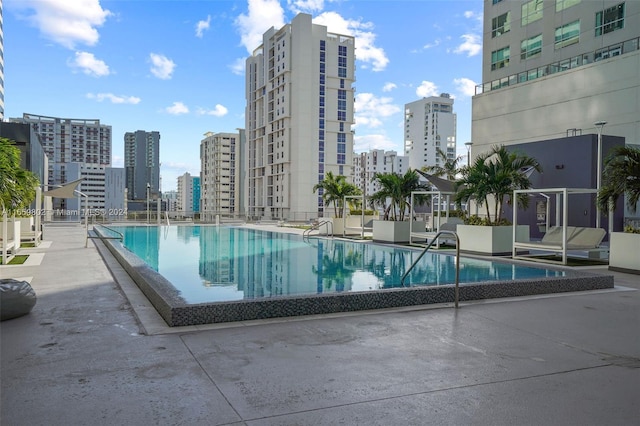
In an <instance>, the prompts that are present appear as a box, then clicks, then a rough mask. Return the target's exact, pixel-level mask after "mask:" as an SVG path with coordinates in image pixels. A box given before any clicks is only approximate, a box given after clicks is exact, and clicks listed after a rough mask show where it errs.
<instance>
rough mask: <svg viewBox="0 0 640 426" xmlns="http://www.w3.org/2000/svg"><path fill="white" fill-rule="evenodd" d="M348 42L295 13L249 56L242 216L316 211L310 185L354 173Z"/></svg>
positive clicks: (299, 215)
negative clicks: (244, 208)
mask: <svg viewBox="0 0 640 426" xmlns="http://www.w3.org/2000/svg"><path fill="white" fill-rule="evenodd" d="M354 41H355V40H354V38H353V37H351V36H346V35H340V34H332V33H328V32H327V28H326V27H325V26H321V25H315V24H313V23H312V22H311V15H307V14H299V15H297V16H296V17H295V18H294V19H293V21H292V22H291V23H290V24H287V25H285V26H284V27H282V28H280V29H274V28H271V29H270V30H269V31H267V32H266V33H265V34H264V35H263V44H262V45H261V46H259V47H258V48H256V49H255V51H254V53H253V55H252V56H251V57H249V58H248V59H247V61H246V100H247V107H246V111H245V117H246V118H245V120H246V138H247V141H246V144H247V147H246V148H247V157H246V160H245V164H246V170H247V172H248V175H247V188H248V191H247V200H248V204H247V210H248V211H247V214H248V215H250V216H254V217H266V218H273V219H276V218H277V219H290V220H304V219H309V218H313V217H320V216H322V215H323V214H324V203H323V201H322V194H321V193H318V192H316V193H314V192H313V187H314V185H316V184H317V183H318V182H321V181H322V180H324V177H325V174H326V173H328V172H332V173H333V174H334V175H343V176H347V177H348V178H349V179H350V177H351V176H352V172H351V167H352V156H353V134H352V131H351V127H352V125H353V123H354V120H353V109H354V91H355V89H354V87H353V84H354V82H355V76H354V72H355V55H354Z"/></svg>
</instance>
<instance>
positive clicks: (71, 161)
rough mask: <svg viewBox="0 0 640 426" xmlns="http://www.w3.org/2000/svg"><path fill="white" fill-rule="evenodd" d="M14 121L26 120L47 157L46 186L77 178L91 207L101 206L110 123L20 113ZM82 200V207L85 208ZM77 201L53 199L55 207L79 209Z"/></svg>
mask: <svg viewBox="0 0 640 426" xmlns="http://www.w3.org/2000/svg"><path fill="white" fill-rule="evenodd" d="M12 121H15V122H21V123H29V124H30V125H31V127H32V128H33V130H34V132H35V133H37V134H38V135H39V137H40V141H41V143H42V147H43V148H44V151H45V152H46V154H47V157H48V159H49V171H48V174H49V176H48V182H49V188H52V187H54V186H55V185H62V184H64V183H67V182H71V181H73V180H76V179H80V178H82V179H84V181H83V182H82V183H81V184H80V186H79V187H78V190H79V191H80V192H82V193H85V194H89V195H90V196H89V200H88V201H89V208H90V209H101V210H102V209H104V191H105V187H104V176H105V167H108V166H111V126H108V125H104V124H100V120H97V119H73V118H58V117H48V116H43V115H35V114H27V113H25V114H23V116H22V118H21V119H20V118H17V119H12ZM84 205H85V203H84V200H83V201H82V207H81V208H84ZM79 208H80V207H79V206H78V202H77V200H73V199H63V198H54V199H53V209H54V210H70V209H79Z"/></svg>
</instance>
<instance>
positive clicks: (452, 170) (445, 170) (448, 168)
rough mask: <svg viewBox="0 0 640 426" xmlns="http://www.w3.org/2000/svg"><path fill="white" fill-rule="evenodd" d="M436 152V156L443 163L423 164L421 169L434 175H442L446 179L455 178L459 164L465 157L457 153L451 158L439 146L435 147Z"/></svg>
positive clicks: (458, 170)
mask: <svg viewBox="0 0 640 426" xmlns="http://www.w3.org/2000/svg"><path fill="white" fill-rule="evenodd" d="M436 153H437V154H438V158H440V160H442V163H443V165H442V166H440V165H435V166H424V167H423V168H422V170H423V171H425V172H427V173H429V174H430V175H433V176H435V177H444V178H445V179H447V180H456V177H457V175H458V172H460V167H459V164H460V162H461V161H462V160H463V159H464V158H465V157H464V156H463V155H458V156H457V157H456V158H455V159H453V160H452V159H450V158H449V157H448V156H447V153H446V152H444V151H443V150H442V149H440V148H437V149H436Z"/></svg>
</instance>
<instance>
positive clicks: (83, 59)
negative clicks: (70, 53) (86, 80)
mask: <svg viewBox="0 0 640 426" xmlns="http://www.w3.org/2000/svg"><path fill="white" fill-rule="evenodd" d="M68 64H69V66H71V67H73V68H79V69H80V70H82V72H83V73H85V74H87V75H90V76H93V77H104V76H106V75H109V74H110V71H109V66H108V65H107V64H106V63H105V62H104V61H102V60H100V59H96V57H95V56H94V55H93V53H88V52H76V56H75V58H74V59H73V60H70V61H69V62H68Z"/></svg>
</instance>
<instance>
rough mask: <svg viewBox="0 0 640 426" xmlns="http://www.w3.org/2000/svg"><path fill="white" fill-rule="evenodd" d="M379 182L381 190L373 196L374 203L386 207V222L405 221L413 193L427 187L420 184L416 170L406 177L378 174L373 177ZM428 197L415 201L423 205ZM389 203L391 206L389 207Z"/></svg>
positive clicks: (394, 174)
mask: <svg viewBox="0 0 640 426" xmlns="http://www.w3.org/2000/svg"><path fill="white" fill-rule="evenodd" d="M373 178H374V179H375V180H377V181H378V184H379V185H380V190H379V191H378V192H376V193H375V194H373V195H372V196H371V199H372V201H373V202H374V203H377V204H380V205H382V206H384V210H385V212H384V219H385V220H389V219H391V220H400V221H402V220H404V216H405V212H406V211H407V208H411V206H410V205H409V199H410V197H411V192H413V191H424V190H426V187H425V186H424V185H423V184H421V183H420V175H419V174H418V172H416V171H415V170H411V169H409V170H407V172H406V173H405V174H404V175H400V174H398V173H376V174H375V175H374V177H373ZM426 199H427V197H424V196H422V197H415V199H414V201H415V202H417V203H418V204H423V203H424V202H425V201H426ZM387 201H389V205H387Z"/></svg>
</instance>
